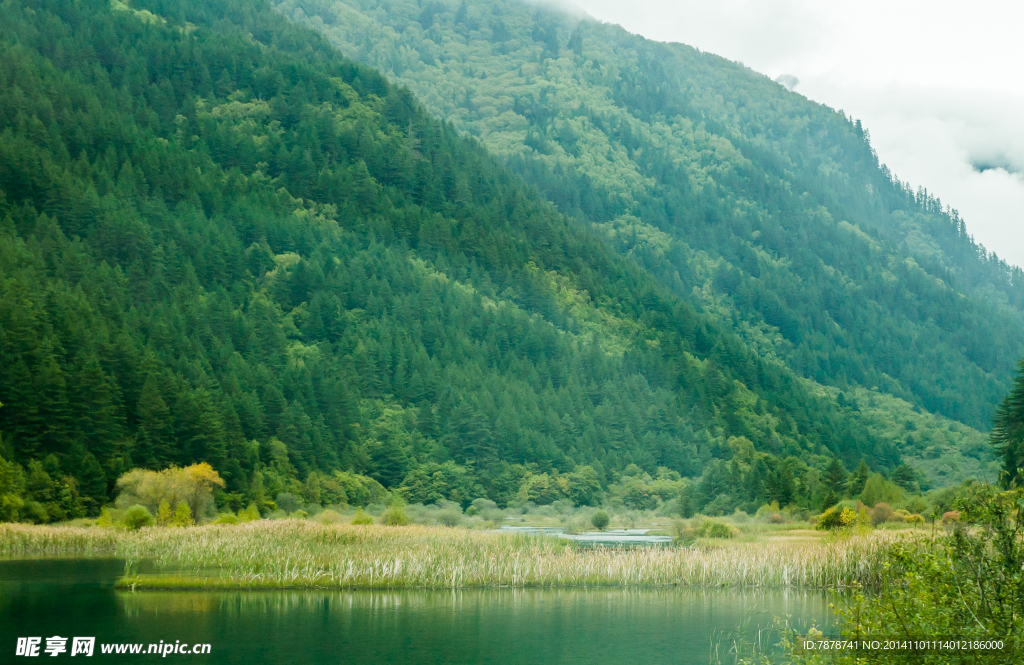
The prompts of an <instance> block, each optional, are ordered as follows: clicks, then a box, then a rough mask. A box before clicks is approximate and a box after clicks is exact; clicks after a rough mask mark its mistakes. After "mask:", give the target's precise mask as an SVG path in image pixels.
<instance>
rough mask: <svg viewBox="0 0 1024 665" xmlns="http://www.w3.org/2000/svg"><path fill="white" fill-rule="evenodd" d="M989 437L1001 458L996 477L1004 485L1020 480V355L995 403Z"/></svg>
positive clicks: (1023, 371) (1023, 467) (1023, 417)
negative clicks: (1002, 394) (1008, 387)
mask: <svg viewBox="0 0 1024 665" xmlns="http://www.w3.org/2000/svg"><path fill="white" fill-rule="evenodd" d="M990 437H991V441H992V445H993V446H995V449H996V451H997V452H998V453H999V456H1000V457H1001V458H1002V462H1003V471H1002V475H1001V477H1000V481H1001V482H1002V483H1003V484H1004V485H1005V486H1007V487H1010V486H1013V485H1019V484H1020V483H1021V482H1024V358H1022V359H1021V360H1020V361H1019V362H1018V363H1017V374H1016V376H1015V377H1014V379H1013V388H1012V389H1011V390H1010V392H1009V394H1007V395H1006V397H1004V398H1003V401H1002V403H1000V405H999V410H998V411H997V412H996V417H995V422H994V423H993V425H992V432H991V434H990Z"/></svg>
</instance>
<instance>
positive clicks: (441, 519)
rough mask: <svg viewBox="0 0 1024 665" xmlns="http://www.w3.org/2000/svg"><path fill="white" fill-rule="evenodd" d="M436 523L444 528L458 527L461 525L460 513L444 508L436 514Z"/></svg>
mask: <svg viewBox="0 0 1024 665" xmlns="http://www.w3.org/2000/svg"><path fill="white" fill-rule="evenodd" d="M437 523H438V524H443V525H444V526H458V525H460V524H462V513H460V512H458V511H456V510H452V509H451V508H446V509H445V510H441V511H439V512H438V513H437Z"/></svg>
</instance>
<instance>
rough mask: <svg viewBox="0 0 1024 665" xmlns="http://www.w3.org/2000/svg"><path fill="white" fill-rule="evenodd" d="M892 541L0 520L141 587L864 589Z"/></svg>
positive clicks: (2, 529)
mask: <svg viewBox="0 0 1024 665" xmlns="http://www.w3.org/2000/svg"><path fill="white" fill-rule="evenodd" d="M892 539H893V536H892V535H891V534H888V533H886V532H873V533H870V534H866V535H860V536H850V537H848V538H845V539H825V540H822V539H817V540H815V541H813V542H812V541H803V540H799V539H797V542H792V543H791V542H771V541H770V542H762V543H748V542H735V543H723V544H722V545H717V546H704V547H698V548H682V547H668V548H637V549H613V548H594V549H580V548H576V547H573V546H570V545H567V544H566V543H565V541H560V540H558V539H555V538H549V537H543V536H525V535H517V534H503V533H495V532H485V531H470V530H465V529H457V528H447V527H427V526H405V527H385V526H352V525H348V524H326V525H325V524H316V523H312V522H308V521H300V520H280V521H259V522H251V523H248V524H240V525H231V526H201V527H190V528H160V527H152V528H145V529H142V530H140V531H135V532H126V531H115V530H111V529H100V528H74V527H43V526H27V525H11V524H4V525H0V554H4V555H8V556H31V555H39V554H49V555H91V554H113V555H115V556H119V557H123V558H125V559H126V561H127V562H128V567H129V569H133V568H134V567H136V566H137V564H138V562H140V561H142V560H152V561H153V563H154V565H155V568H156V570H157V571H159V573H158V574H156V575H131V576H129V577H126V578H125V579H124V580H123V581H122V583H123V584H125V585H135V586H136V587H149V588H155V587H162V588H174V587H190V588H196V587H209V588H225V587H230V588H282V587H326V588H430V589H437V588H444V589H455V588H468V587H586V586H629V587H633V586H660V585H664V586H668V585H679V586H689V587H740V588H785V587H790V588H826V587H842V586H849V585H852V584H861V585H869V586H870V585H873V584H874V583H875V581H876V580H877V579H878V575H879V574H880V565H879V559H880V557H879V556H878V555H879V554H880V551H881V550H882V549H883V548H884V546H885V544H886V543H887V542H889V541H891V540H892Z"/></svg>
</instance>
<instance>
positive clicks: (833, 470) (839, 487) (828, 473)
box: [821, 458, 846, 495]
mask: <svg viewBox="0 0 1024 665" xmlns="http://www.w3.org/2000/svg"><path fill="white" fill-rule="evenodd" d="M821 481H822V483H823V484H824V485H825V487H826V488H827V489H828V490H829V491H830V492H834V493H835V494H837V495H838V494H841V493H842V491H843V484H844V483H845V482H846V469H845V468H843V463H842V462H840V461H839V460H837V459H835V458H832V461H831V462H829V465H828V468H827V469H825V477H824V478H822V479H821Z"/></svg>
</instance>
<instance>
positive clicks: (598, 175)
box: [275, 0, 1024, 429]
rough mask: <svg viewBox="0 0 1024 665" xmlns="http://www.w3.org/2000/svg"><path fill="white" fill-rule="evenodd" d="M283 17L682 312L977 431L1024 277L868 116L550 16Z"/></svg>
mask: <svg viewBox="0 0 1024 665" xmlns="http://www.w3.org/2000/svg"><path fill="white" fill-rule="evenodd" d="M275 7H276V9H277V10H278V11H279V12H281V13H283V14H284V15H286V16H288V17H289V18H291V19H292V20H294V21H297V22H300V23H303V24H306V25H309V26H311V27H313V28H314V29H317V30H319V31H321V32H322V33H324V34H325V35H326V36H327V37H328V38H329V39H330V40H331V42H332V43H333V44H334V45H335V46H337V47H338V48H339V49H340V50H342V52H344V53H345V54H346V55H348V56H350V57H353V58H355V59H358V60H361V61H364V62H367V63H368V64H371V65H373V66H375V67H378V68H380V69H381V70H382V71H384V72H386V73H387V74H388V75H389V76H390V77H392V78H393V79H395V80H396V81H398V82H400V83H402V84H403V85H407V86H409V87H410V89H412V90H413V91H414V92H415V93H416V94H417V95H418V96H419V97H420V98H421V99H422V100H423V101H424V103H425V104H426V105H427V107H428V108H429V109H431V110H432V111H433V112H434V113H435V114H439V115H442V116H444V117H447V118H449V119H451V120H452V121H453V122H454V123H455V125H456V126H457V127H458V128H460V129H461V130H462V131H465V132H466V133H468V134H469V135H473V136H477V137H478V138H480V139H481V140H482V141H483V142H484V144H485V145H487V146H488V147H489V148H490V149H491V150H492V151H494V152H495V153H496V154H498V155H502V156H504V157H505V159H506V161H507V163H508V164H509V165H510V166H512V168H513V169H514V170H515V171H517V172H519V173H521V174H523V175H524V177H525V178H526V179H527V180H528V181H529V182H531V183H533V184H535V185H536V186H538V187H539V188H540V189H541V190H542V191H543V192H544V193H545V196H547V197H548V198H549V200H551V201H552V202H554V203H555V204H556V206H558V208H559V209H560V210H561V211H562V212H563V213H565V214H567V215H570V216H572V217H576V218H579V219H580V220H582V221H584V222H585V223H591V224H594V225H596V227H597V228H599V229H602V230H604V231H605V232H606V234H607V235H608V236H609V239H610V240H612V241H613V243H615V244H617V245H619V246H620V249H621V250H622V251H624V252H626V253H629V254H630V255H632V256H634V257H636V258H637V260H638V261H639V262H640V263H641V264H642V265H644V266H645V267H647V268H648V269H649V270H651V272H652V273H653V274H655V275H658V276H659V277H660V279H661V281H662V283H664V284H666V285H668V286H669V287H670V288H673V290H674V291H675V292H676V293H678V294H680V295H681V296H683V297H684V299H686V300H687V302H689V303H690V304H691V305H693V306H695V307H697V308H698V309H699V310H704V311H712V312H713V311H714V310H716V309H717V310H722V308H723V307H724V309H725V310H726V315H725V317H724V318H725V319H732V321H731V322H729V325H730V327H731V328H732V329H734V330H737V331H738V332H739V333H740V334H741V335H742V336H744V339H745V340H746V341H747V343H749V344H753V345H754V346H758V347H759V348H761V349H768V348H771V349H773V350H774V352H775V353H776V354H777V355H779V356H780V357H782V358H783V359H784V361H785V362H786V364H787V366H789V367H791V368H793V369H794V370H795V371H796V372H797V373H798V374H800V375H802V376H805V377H807V378H810V379H813V380H814V381H816V382H819V383H829V384H831V385H834V386H837V387H840V388H842V387H843V386H845V385H848V384H849V385H860V386H863V387H865V388H867V389H872V388H881V389H882V390H884V391H885V392H889V393H891V394H893V395H895V396H897V397H899V398H901V399H904V400H907V401H909V402H911V403H913V404H916V405H917V406H919V407H923V408H926V409H927V410H929V411H932V412H935V413H939V414H942V415H944V416H947V417H950V418H953V419H955V420H959V421H961V422H964V423H966V424H968V425H971V426H972V427H975V428H981V429H987V427H988V425H989V423H990V420H991V417H992V415H993V414H994V412H995V407H996V404H997V402H998V400H999V398H1000V397H1001V396H1002V394H1003V393H1004V392H1005V390H1006V389H1007V388H1008V386H1009V384H1010V381H1011V376H1012V372H1013V366H1014V363H1015V361H1016V358H1017V357H1019V355H1020V354H1021V351H1022V350H1024V346H1022V344H1024V337H1022V335H1021V333H1020V330H1021V323H1024V318H1022V305H1024V297H1022V296H1024V290H1022V288H1024V287H1022V284H1024V275H1022V273H1021V271H1020V270H1019V269H1017V268H1013V267H1011V266H1008V265H1007V264H1006V263H1005V262H1002V261H1000V260H998V258H996V257H995V256H994V255H993V254H990V253H989V252H987V251H986V250H984V248H983V247H980V246H979V245H977V244H976V243H974V241H973V239H971V238H970V236H969V235H968V234H967V230H966V224H965V223H964V221H963V220H962V219H960V217H959V215H958V214H957V213H956V211H953V210H949V209H948V208H944V207H943V206H942V204H941V202H940V201H938V200H937V199H935V198H934V197H933V196H931V195H930V194H928V193H927V191H926V190H923V189H919V190H917V191H912V190H911V189H910V187H909V186H908V185H906V184H905V183H902V182H900V181H899V180H898V179H896V178H895V177H894V176H893V175H892V174H891V173H890V172H889V171H888V169H887V168H886V167H885V166H884V165H881V164H879V163H878V159H877V155H876V154H875V153H874V150H873V149H872V148H871V146H870V143H869V140H868V139H869V137H868V135H867V132H866V130H865V129H864V128H863V127H862V126H861V124H860V122H859V121H854V120H852V119H850V118H847V117H846V116H845V115H842V114H840V113H837V112H834V111H832V110H831V109H828V108H827V107H825V106H824V105H820V104H816V103H813V102H810V101H809V100H806V99H805V98H803V97H802V96H800V95H797V94H796V93H791V92H789V91H787V90H785V89H784V88H783V87H782V86H780V85H779V84H777V83H775V82H773V81H770V80H769V79H768V78H767V77H765V76H763V75H760V74H757V73H756V72H753V71H751V70H749V69H747V68H745V67H743V66H742V65H739V64H737V63H732V62H729V61H727V60H725V59H722V58H719V57H718V56H714V55H710V54H706V53H701V52H698V51H696V50H695V49H692V48H690V47H686V46H683V45H678V44H664V43H658V42H650V41H648V40H645V39H643V38H640V37H637V36H635V35H630V34H629V33H627V32H626V31H625V30H623V29H621V28H619V27H618V26H611V25H609V24H603V23H599V22H596V21H593V20H590V19H588V18H581V17H578V16H570V15H566V14H564V13H562V12H560V11H558V10H556V9H552V8H550V7H544V6H540V7H538V6H533V5H527V4H524V3H518V2H501V1H497V0H495V1H493V2H490V1H480V2H474V3H466V2H463V3H461V4H460V3H445V2H433V3H428V4H416V3H412V2H407V1H404V0H397V1H388V2H376V1H374V2H370V1H369V0H367V1H365V2H363V1H361V0H344V1H331V2H328V1H326V0H285V2H281V3H278V4H276V5H275ZM766 339H768V340H771V341H770V342H769V343H767V344H766V343H765V340H766Z"/></svg>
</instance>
